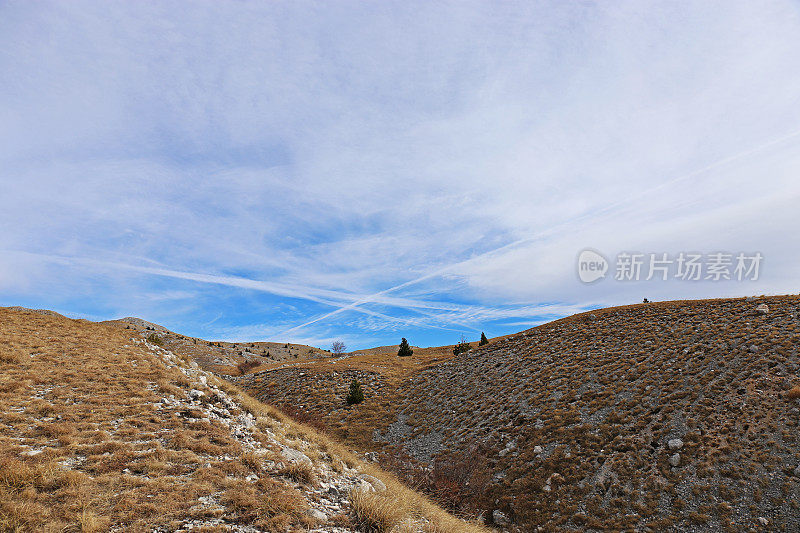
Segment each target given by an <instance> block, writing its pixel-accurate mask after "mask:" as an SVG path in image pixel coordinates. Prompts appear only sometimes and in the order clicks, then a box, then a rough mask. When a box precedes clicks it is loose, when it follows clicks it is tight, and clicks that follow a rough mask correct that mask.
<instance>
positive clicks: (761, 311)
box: [756, 304, 769, 315]
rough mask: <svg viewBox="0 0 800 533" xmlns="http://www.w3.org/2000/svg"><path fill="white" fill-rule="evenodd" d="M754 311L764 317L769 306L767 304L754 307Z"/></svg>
mask: <svg viewBox="0 0 800 533" xmlns="http://www.w3.org/2000/svg"><path fill="white" fill-rule="evenodd" d="M756 311H757V312H758V313H759V314H762V315H766V314H767V313H769V306H768V305H767V304H761V305H759V306H758V307H756Z"/></svg>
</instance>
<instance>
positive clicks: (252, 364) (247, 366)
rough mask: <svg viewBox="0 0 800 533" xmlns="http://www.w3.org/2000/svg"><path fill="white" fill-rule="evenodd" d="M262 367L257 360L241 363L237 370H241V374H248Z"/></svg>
mask: <svg viewBox="0 0 800 533" xmlns="http://www.w3.org/2000/svg"><path fill="white" fill-rule="evenodd" d="M260 366H261V361H256V360H245V361H240V362H239V364H237V365H236V369H237V370H239V374H242V375H244V374H247V373H248V372H250V371H251V370H253V369H254V368H258V367H260Z"/></svg>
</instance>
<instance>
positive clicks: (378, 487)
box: [358, 474, 386, 492]
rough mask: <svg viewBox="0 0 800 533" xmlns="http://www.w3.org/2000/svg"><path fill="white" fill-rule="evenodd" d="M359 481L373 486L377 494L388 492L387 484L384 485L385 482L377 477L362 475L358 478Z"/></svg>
mask: <svg viewBox="0 0 800 533" xmlns="http://www.w3.org/2000/svg"><path fill="white" fill-rule="evenodd" d="M358 479H360V480H362V481H366V482H367V483H369V484H370V485H372V488H374V489H375V491H376V492H383V491H385V490H386V484H384V482H383V481H381V480H380V479H378V478H376V477H375V476H370V475H369V474H361V475H359V476H358Z"/></svg>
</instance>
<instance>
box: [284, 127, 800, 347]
mask: <svg viewBox="0 0 800 533" xmlns="http://www.w3.org/2000/svg"><path fill="white" fill-rule="evenodd" d="M797 136H800V130H797V131H794V132H792V133H789V134H787V135H783V136H781V137H777V138H775V139H772V140H769V141H767V142H764V143H762V144H759V145H757V146H755V147H753V148H749V149H747V150H744V151H742V152H738V153H736V154H734V155H731V156H728V157H725V158H723V159H719V160H717V161H715V162H713V163H711V164H709V165H706V166H704V167H702V168H699V169H697V170H693V171H691V172H689V173H687V174H682V175H680V176H678V177H675V178H672V179H670V180H667V181H665V182H663V183H660V184H658V185H656V186H654V187H651V188H649V189H646V190H644V191H640V192H638V193H636V194H631V195H629V196H627V197H625V198H624V199H622V200H618V201H616V202H612V203H611V204H609V205H607V206H604V207H603V208H601V209H599V210H596V211H592V212H589V213H585V214H583V215H579V216H577V217H574V218H571V219H568V220H565V221H564V222H560V223H558V224H556V225H554V226H551V227H550V228H548V229H545V230H542V231H539V232H537V233H534V234H533V235H530V236H528V237H524V238H522V239H518V240H516V241H513V242H510V243H508V244H504V245H503V246H500V247H498V248H495V249H493V250H489V251H486V252H483V253H481V254H478V255H476V256H473V257H470V258H469V259H465V260H463V261H459V262H456V263H452V264H449V265H446V266H443V267H440V268H438V269H436V270H434V271H432V272H429V273H428V274H425V275H423V276H420V277H418V278H414V279H412V280H409V281H406V282H404V283H401V284H399V285H395V286H393V287H389V288H388V289H384V290H382V291H379V292H376V293H375V294H373V295H370V296H367V297H364V298H360V299H358V300H356V301H354V302H352V303H350V304H347V305H345V306H342V307H340V308H339V309H336V310H334V311H331V312H329V313H327V314H324V315H322V316H319V317H317V318H315V319H313V320H309V321H308V322H305V323H303V324H300V325H299V326H295V327H293V328H291V329H289V330H286V331H295V330H297V329H300V328H303V327H306V326H310V325H311V324H315V323H317V322H319V321H321V320H325V319H327V318H330V317H332V316H335V315H338V314H340V313H343V312H345V311H352V310H356V309H359V308H360V307H359V306H361V305H363V304H366V303H371V302H373V298H377V297H380V296H385V295H386V294H389V293H391V292H394V291H397V290H400V289H404V288H406V287H409V286H411V285H416V284H417V283H421V282H423V281H426V280H429V279H431V278H435V277H439V276H441V275H442V274H445V273H447V272H450V271H452V270H453V269H455V268H457V267H461V266H464V265H468V264H470V263H472V262H474V261H476V260H479V259H486V258H487V257H491V256H493V255H497V254H499V253H501V252H504V251H507V250H510V249H512V248H516V247H518V246H520V245H522V244H527V243H529V242H533V241H536V240H539V239H541V238H543V237H546V236H547V235H549V234H551V233H553V232H554V231H555V230H556V229H560V228H562V227H563V226H566V225H568V224H574V223H576V222H583V221H585V220H591V219H594V218H597V217H599V216H602V215H607V214H609V213H610V212H611V211H613V210H615V209H617V208H618V207H620V206H621V205H624V204H628V203H630V202H632V201H633V200H638V199H640V198H642V197H645V196H648V195H650V194H652V193H654V192H657V191H659V190H661V189H664V188H666V187H669V186H671V185H674V184H676V183H680V182H682V181H686V180H688V179H690V178H693V177H695V176H699V175H701V174H705V173H706V172H708V171H710V170H713V169H715V168H719V167H722V166H725V165H727V164H729V163H732V162H734V161H738V160H740V159H744V158H746V157H748V156H751V155H753V154H756V153H758V152H761V151H763V150H765V149H767V148H770V147H772V146H775V145H778V144H781V143H783V142H784V141H787V140H789V139H792V138H794V137H797Z"/></svg>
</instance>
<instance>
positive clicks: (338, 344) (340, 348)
mask: <svg viewBox="0 0 800 533" xmlns="http://www.w3.org/2000/svg"><path fill="white" fill-rule="evenodd" d="M345 351H347V346H346V345H345V343H344V342H342V341H333V343H332V344H331V353H332V354H334V355H341V354H343V353H344V352H345Z"/></svg>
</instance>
